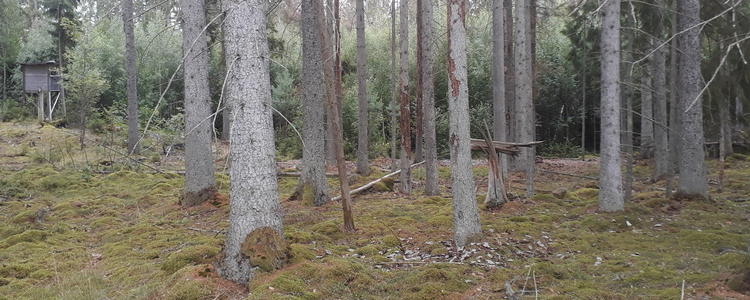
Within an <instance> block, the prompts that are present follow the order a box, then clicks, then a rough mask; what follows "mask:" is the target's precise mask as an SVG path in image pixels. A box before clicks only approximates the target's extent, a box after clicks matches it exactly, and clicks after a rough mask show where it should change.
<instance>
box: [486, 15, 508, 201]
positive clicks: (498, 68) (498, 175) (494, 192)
mask: <svg viewBox="0 0 750 300" xmlns="http://www.w3.org/2000/svg"><path fill="white" fill-rule="evenodd" d="M503 27H504V26H503V1H502V0H493V1H492V98H493V99H492V119H493V122H492V125H493V126H492V130H493V132H492V134H493V136H494V138H493V139H494V140H495V141H501V142H505V141H507V136H508V134H507V129H508V127H507V118H506V115H505V71H504V68H505V57H504V56H503V54H504V53H503V52H505V49H504V48H505V40H504V38H505V37H504V35H503V29H504V28H503ZM493 154H494V155H493ZM488 159H489V162H490V164H491V168H490V174H489V176H488V179H487V180H488V183H487V196H485V200H484V202H485V203H486V204H487V207H497V206H500V205H502V204H503V203H505V192H504V189H505V187H504V186H503V176H504V175H505V174H506V173H507V167H506V166H507V163H506V156H505V155H503V154H500V155H499V157H498V154H497V153H495V152H494V151H490V152H489V158H488Z"/></svg>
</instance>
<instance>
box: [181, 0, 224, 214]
mask: <svg viewBox="0 0 750 300" xmlns="http://www.w3.org/2000/svg"><path fill="white" fill-rule="evenodd" d="M180 4H181V6H182V53H183V56H184V63H183V66H184V70H185V195H184V198H183V199H182V201H181V203H182V205H187V206H194V205H199V204H201V203H203V202H204V201H206V200H208V199H210V198H211V197H213V195H214V194H215V193H216V179H215V177H214V176H215V175H214V158H213V154H212V149H211V94H210V92H209V84H208V51H207V50H208V49H207V44H206V33H205V31H203V28H204V27H205V26H206V14H205V9H204V5H203V0H182V1H181V2H180Z"/></svg>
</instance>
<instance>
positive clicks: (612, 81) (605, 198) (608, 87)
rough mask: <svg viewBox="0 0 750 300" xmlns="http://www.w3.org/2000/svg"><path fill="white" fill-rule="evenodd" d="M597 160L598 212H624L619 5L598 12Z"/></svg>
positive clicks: (614, 4) (609, 4)
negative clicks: (599, 63) (599, 73)
mask: <svg viewBox="0 0 750 300" xmlns="http://www.w3.org/2000/svg"><path fill="white" fill-rule="evenodd" d="M602 11H603V14H604V17H603V20H602V33H601V34H602V36H601V52H602V64H601V74H602V75H601V76H602V84H601V90H602V96H601V126H602V128H601V150H600V152H601V158H600V169H599V210H600V211H604V212H612V211H620V210H624V209H625V202H624V200H623V195H622V173H621V172H620V1H613V0H609V1H607V2H606V3H605V4H604V5H603V8H602Z"/></svg>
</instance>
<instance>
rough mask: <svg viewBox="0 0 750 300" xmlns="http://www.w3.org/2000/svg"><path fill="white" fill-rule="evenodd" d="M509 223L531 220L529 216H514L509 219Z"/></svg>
mask: <svg viewBox="0 0 750 300" xmlns="http://www.w3.org/2000/svg"><path fill="white" fill-rule="evenodd" d="M508 221H511V222H517V223H521V222H529V221H530V220H529V217H527V216H512V217H510V218H508Z"/></svg>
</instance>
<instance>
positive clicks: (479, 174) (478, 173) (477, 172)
mask: <svg viewBox="0 0 750 300" xmlns="http://www.w3.org/2000/svg"><path fill="white" fill-rule="evenodd" d="M471 171H472V173H473V174H474V179H475V180H477V179H483V178H487V175H488V174H489V173H490V169H489V167H487V166H479V167H475V168H472V170H471Z"/></svg>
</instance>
